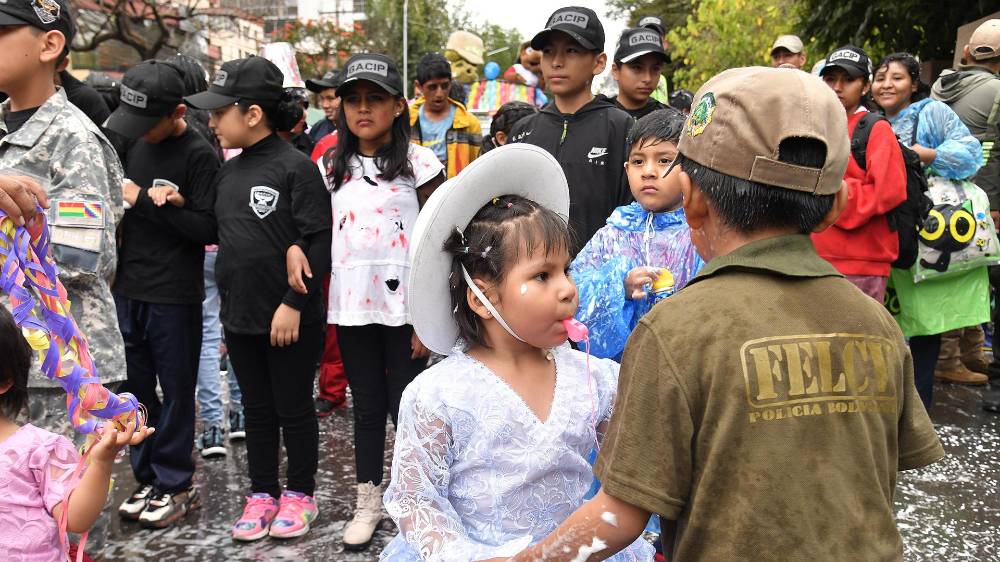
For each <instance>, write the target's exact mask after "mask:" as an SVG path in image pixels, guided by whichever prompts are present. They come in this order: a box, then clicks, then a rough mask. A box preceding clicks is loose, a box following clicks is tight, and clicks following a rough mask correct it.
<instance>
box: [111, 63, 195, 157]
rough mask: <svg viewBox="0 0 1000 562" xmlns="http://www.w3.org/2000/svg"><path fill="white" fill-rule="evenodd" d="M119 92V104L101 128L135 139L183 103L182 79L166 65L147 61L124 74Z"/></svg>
mask: <svg viewBox="0 0 1000 562" xmlns="http://www.w3.org/2000/svg"><path fill="white" fill-rule="evenodd" d="M121 91H122V93H121V103H120V104H118V108H117V109H115V111H114V113H112V114H111V116H110V117H108V120H107V121H105V122H104V126H105V127H106V128H108V129H110V130H112V131H114V132H116V133H119V134H121V135H124V136H126V137H128V138H130V139H137V138H139V137H141V136H142V135H145V134H146V133H148V132H149V130H150V129H152V128H153V126H154V125H156V123H157V122H159V121H160V119H163V118H164V117H166V116H167V115H170V113H171V112H173V110H174V108H176V107H177V106H178V105H180V104H182V103H184V78H183V77H182V75H181V70H180V69H179V68H177V67H176V66H174V65H172V64H170V63H168V62H163V61H157V60H147V61H143V62H140V63H139V64H137V65H135V66H133V67H132V68H130V69H129V70H128V72H126V73H125V76H123V77H122V83H121Z"/></svg>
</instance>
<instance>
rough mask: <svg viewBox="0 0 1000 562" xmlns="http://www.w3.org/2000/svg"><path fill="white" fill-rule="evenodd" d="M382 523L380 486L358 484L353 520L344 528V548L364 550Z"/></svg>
mask: <svg viewBox="0 0 1000 562" xmlns="http://www.w3.org/2000/svg"><path fill="white" fill-rule="evenodd" d="M381 521H382V485H381V484H379V485H378V486H376V485H375V484H372V483H371V482H365V483H363V484H358V503H357V506H356V507H355V508H354V518H353V519H351V521H350V522H349V523H348V524H347V526H346V527H345V528H344V548H345V549H346V550H364V549H366V548H368V545H369V544H371V542H372V535H373V534H375V529H377V528H378V524H379V522H381Z"/></svg>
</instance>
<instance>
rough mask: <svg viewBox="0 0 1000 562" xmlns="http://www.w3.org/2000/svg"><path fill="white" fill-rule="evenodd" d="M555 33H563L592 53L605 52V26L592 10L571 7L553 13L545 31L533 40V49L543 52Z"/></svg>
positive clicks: (537, 34)
mask: <svg viewBox="0 0 1000 562" xmlns="http://www.w3.org/2000/svg"><path fill="white" fill-rule="evenodd" d="M553 31H561V32H563V33H565V34H566V35H569V36H570V37H572V38H573V40H574V41H576V42H577V43H579V44H580V45H582V46H583V48H584V49H589V50H591V51H603V50H604V26H603V25H601V20H600V19H598V18H597V13H595V12H594V10H591V9H590V8H583V7H580V6H569V7H566V8H559V9H558V10H556V11H554V12H552V15H551V16H549V19H548V21H547V22H546V23H545V29H543V30H541V31H539V32H538V33H536V34H535V36H534V37H533V38H532V39H531V48H532V49H535V50H536V51H540V50H542V48H543V47H545V44H546V43H547V40H548V37H549V35H550V34H551V33H552V32H553Z"/></svg>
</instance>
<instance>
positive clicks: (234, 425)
mask: <svg viewBox="0 0 1000 562" xmlns="http://www.w3.org/2000/svg"><path fill="white" fill-rule="evenodd" d="M246 438H247V418H246V416H244V415H243V412H229V440H230V441H235V440H237V439H246Z"/></svg>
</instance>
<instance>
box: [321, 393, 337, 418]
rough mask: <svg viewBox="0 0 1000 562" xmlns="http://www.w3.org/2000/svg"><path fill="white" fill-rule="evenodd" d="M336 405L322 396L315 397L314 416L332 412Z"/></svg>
mask: <svg viewBox="0 0 1000 562" xmlns="http://www.w3.org/2000/svg"><path fill="white" fill-rule="evenodd" d="M336 407H337V405H336V404H334V403H333V402H332V401H330V400H325V399H323V398H317V399H316V417H318V418H325V417H327V416H329V415H330V414H332V413H333V410H334V409H336Z"/></svg>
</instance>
